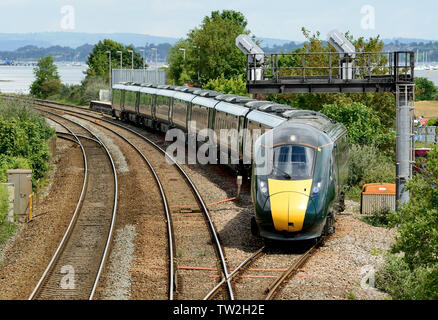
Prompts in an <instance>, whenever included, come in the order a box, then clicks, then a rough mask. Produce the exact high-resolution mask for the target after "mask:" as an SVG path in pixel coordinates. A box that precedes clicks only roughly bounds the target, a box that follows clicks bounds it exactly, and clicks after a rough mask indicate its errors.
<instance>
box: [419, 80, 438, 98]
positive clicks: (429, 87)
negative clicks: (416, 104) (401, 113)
mask: <svg viewBox="0 0 438 320" xmlns="http://www.w3.org/2000/svg"><path fill="white" fill-rule="evenodd" d="M436 93H437V89H436V87H435V84H434V83H433V82H432V81H430V80H428V79H427V78H421V77H419V78H415V100H417V101H421V100H434V97H435V94H436Z"/></svg>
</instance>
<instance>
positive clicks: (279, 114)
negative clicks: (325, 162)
mask: <svg viewBox="0 0 438 320" xmlns="http://www.w3.org/2000/svg"><path fill="white" fill-rule="evenodd" d="M113 88H114V89H127V90H132V91H141V92H145V93H150V94H159V95H163V96H167V97H174V98H176V99H180V100H184V101H188V102H192V103H194V104H198V105H201V106H205V107H208V108H215V107H216V109H217V110H220V111H224V112H227V113H230V114H233V115H238V116H243V115H246V116H247V118H248V119H249V120H251V121H257V122H259V123H261V124H263V125H266V126H269V127H272V128H273V127H276V126H278V125H280V124H282V123H285V122H287V123H301V124H305V125H309V126H311V127H313V128H315V129H317V130H320V131H323V132H325V133H330V132H338V133H339V131H342V130H344V131H345V130H346V129H345V127H344V126H343V125H342V124H339V123H337V122H336V121H334V120H332V119H330V118H328V117H327V116H326V115H324V114H322V113H320V112H317V111H312V110H302V109H296V108H293V107H291V106H287V105H283V104H278V103H275V102H272V101H266V100H255V99H252V98H250V97H244V96H238V95H234V94H224V93H220V92H217V91H213V90H205V89H201V88H197V87H189V86H171V85H152V84H148V83H142V84H140V83H132V82H121V83H118V84H115V85H114V86H113ZM249 111H251V112H249ZM335 135H336V134H335Z"/></svg>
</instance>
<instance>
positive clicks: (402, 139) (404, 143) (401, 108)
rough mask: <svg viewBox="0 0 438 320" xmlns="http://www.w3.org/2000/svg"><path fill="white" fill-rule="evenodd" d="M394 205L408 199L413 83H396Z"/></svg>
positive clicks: (412, 147)
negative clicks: (406, 188) (407, 184)
mask: <svg viewBox="0 0 438 320" xmlns="http://www.w3.org/2000/svg"><path fill="white" fill-rule="evenodd" d="M395 97H396V104H397V105H396V121H397V123H396V131H397V138H396V199H397V203H396V207H397V208H398V207H399V205H401V204H403V203H405V202H408V201H409V191H407V190H405V185H406V183H407V182H408V180H409V179H410V178H411V177H412V164H413V162H414V134H413V112H414V101H415V85H414V84H397V85H396V92H395Z"/></svg>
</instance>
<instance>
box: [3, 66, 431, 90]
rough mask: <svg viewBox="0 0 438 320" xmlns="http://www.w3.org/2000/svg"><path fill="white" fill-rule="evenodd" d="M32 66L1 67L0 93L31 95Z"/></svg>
mask: <svg viewBox="0 0 438 320" xmlns="http://www.w3.org/2000/svg"><path fill="white" fill-rule="evenodd" d="M57 66H58V72H59V75H60V76H61V81H62V83H64V84H80V83H81V81H82V80H83V79H84V78H85V74H84V71H85V70H87V65H85V64H83V65H80V66H72V65H67V64H57ZM33 68H34V67H32V66H0V92H4V93H29V87H30V85H31V84H32V82H33V81H34V79H35V76H34V74H33ZM415 76H416V77H426V78H428V79H429V80H431V81H433V82H434V83H435V85H436V86H438V70H416V71H415Z"/></svg>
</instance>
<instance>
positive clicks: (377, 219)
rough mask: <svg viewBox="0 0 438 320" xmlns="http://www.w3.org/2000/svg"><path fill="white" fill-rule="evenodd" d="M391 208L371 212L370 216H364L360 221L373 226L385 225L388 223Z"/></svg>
mask: <svg viewBox="0 0 438 320" xmlns="http://www.w3.org/2000/svg"><path fill="white" fill-rule="evenodd" d="M391 214H392V213H391V210H389V209H387V208H386V209H383V210H378V211H375V212H373V213H372V214H371V215H370V216H364V217H363V218H362V221H364V222H366V223H368V224H370V225H372V226H374V227H387V226H388V225H389V224H390V216H391Z"/></svg>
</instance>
